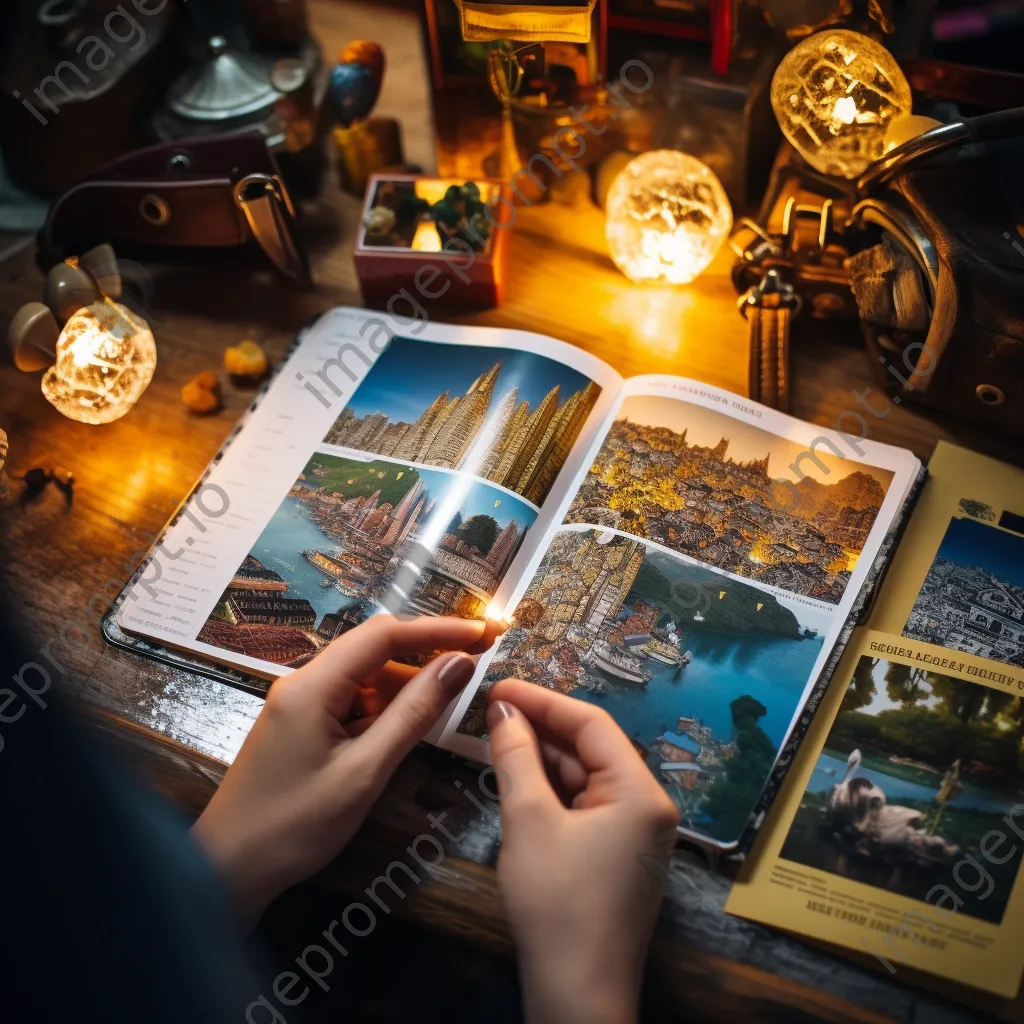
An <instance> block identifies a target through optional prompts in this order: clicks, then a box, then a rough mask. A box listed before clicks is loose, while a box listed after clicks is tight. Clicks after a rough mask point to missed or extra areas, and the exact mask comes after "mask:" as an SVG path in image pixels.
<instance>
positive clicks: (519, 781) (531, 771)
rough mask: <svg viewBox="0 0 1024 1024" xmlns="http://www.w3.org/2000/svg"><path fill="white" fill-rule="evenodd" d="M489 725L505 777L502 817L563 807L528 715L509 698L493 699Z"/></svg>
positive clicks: (495, 757)
mask: <svg viewBox="0 0 1024 1024" xmlns="http://www.w3.org/2000/svg"><path fill="white" fill-rule="evenodd" d="M487 728H488V730H489V738H490V741H491V757H492V759H493V761H494V767H495V768H497V769H498V774H499V775H500V776H501V778H502V779H503V780H504V781H503V784H502V786H503V789H504V790H505V792H504V794H503V796H502V799H501V817H502V821H503V822H504V823H505V824H506V825H507V824H508V823H509V822H510V821H512V820H514V819H515V818H516V817H518V816H519V815H520V814H523V815H527V814H528V815H535V814H536V812H537V810H538V809H541V810H544V809H546V808H549V807H550V808H554V807H561V803H560V801H559V799H558V797H557V796H556V795H555V791H554V790H553V789H552V788H551V783H550V782H549V781H548V775H547V772H546V771H545V769H544V761H543V759H542V757H541V751H540V743H539V742H538V741H537V734H536V733H535V732H534V731H533V726H532V725H530V723H529V721H528V720H527V718H526V716H525V715H524V714H523V713H522V712H521V711H520V710H519V709H518V708H517V707H515V706H513V705H512V704H509V703H508V702H507V701H502V700H499V701H494V702H493V703H492V704H491V705H490V706H489V707H488V708H487Z"/></svg>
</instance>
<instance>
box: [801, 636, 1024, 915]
mask: <svg viewBox="0 0 1024 1024" xmlns="http://www.w3.org/2000/svg"><path fill="white" fill-rule="evenodd" d="M1022 740H1024V698H1021V697H1017V696H1015V695H1014V694H1011V693H1008V692H1006V691H1003V690H997V689H993V688H990V687H987V686H981V685H979V684H978V683H973V682H968V681H967V680H963V679H957V678H955V677H953V676H948V675H941V674H938V673H935V672H928V671H925V670H924V669H921V668H918V667H916V666H915V665H913V664H910V665H907V664H904V663H902V662H900V661H887V660H885V659H882V658H872V657H867V656H865V657H862V658H861V659H860V660H859V661H858V663H857V666H856V668H855V670H854V673H853V677H852V679H851V680H850V683H849V686H848V688H847V691H846V695H845V697H844V698H843V705H842V709H841V710H840V712H839V715H838V716H837V717H836V720H835V722H834V723H833V725H832V728H831V730H830V732H829V736H828V739H827V740H826V741H825V746H824V749H823V750H822V752H821V754H820V756H819V757H818V761H817V763H816V764H815V767H814V771H813V773H812V775H811V779H810V782H809V784H808V786H807V789H806V791H805V793H804V795H803V797H802V798H801V802H800V808H799V810H798V811H797V814H796V816H795V818H794V820H793V824H792V826H791V827H790V831H789V835H788V836H787V837H786V842H785V844H784V846H783V848H782V852H781V856H782V857H784V858H785V859H786V860H790V861H796V862H797V863H799V864H803V865H805V866H807V867H811V868H816V869H818V870H821V871H827V872H829V873H830V874H833V875H839V876H841V877H843V878H847V879H850V880H852V881H855V882H860V883H863V884H865V885H871V886H874V887H875V888H878V889H885V890H887V891H888V892H893V893H898V894H899V895H901V896H906V897H910V898H911V899H916V900H924V899H925V897H926V896H927V895H928V893H929V892H930V891H931V890H932V889H933V888H934V887H935V886H943V885H944V886H950V887H951V888H952V889H953V891H954V892H955V894H956V897H957V898H958V899H959V900H960V901H961V903H962V905H961V906H958V907H957V908H956V909H957V912H958V913H962V914H966V915H968V916H970V917H976V918H980V919H982V920H984V921H990V922H992V923H995V924H998V923H999V922H1000V921H1001V920H1002V918H1003V914H1004V912H1005V910H1006V905H1007V902H1008V900H1009V898H1010V893H1011V891H1012V889H1013V886H1014V884H1015V882H1016V879H1017V874H1018V870H1019V868H1020V862H1021V856H1022V853H1021V851H1022V850H1024V846H1022V845H1021V844H1020V843H1019V842H1017V839H1016V837H1015V836H1014V835H1013V829H1012V828H1011V827H1010V826H1009V825H1007V824H1006V823H1005V821H1004V818H1005V816H1006V814H1007V813H1008V812H1009V811H1010V810H1011V808H1013V807H1014V806H1015V805H1016V804H1018V803H1020V802H1021V801H1022V798H1024V758H1022ZM1022 817H1024V816H1022ZM1022 824H1024V821H1022ZM993 830H1002V831H1004V832H1006V834H1007V835H1009V836H1010V838H1011V839H1012V840H1013V842H1011V843H1003V846H1004V847H1005V849H1003V850H1002V851H1001V852H1000V854H999V857H998V858H996V857H986V856H983V855H982V853H981V852H980V851H981V847H982V846H983V845H984V843H985V842H988V840H985V836H986V835H987V834H988V833H989V832H991V831H993ZM1018 835H1019V833H1018ZM968 856H970V857H973V858H974V859H975V862H976V863H979V864H982V865H984V870H985V871H987V872H988V874H989V875H990V876H991V879H992V884H991V886H990V885H988V884H987V883H986V884H981V885H977V886H976V887H975V888H974V890H973V891H971V890H970V889H969V888H968V886H967V885H957V884H956V883H955V882H954V875H953V871H954V867H955V865H956V864H957V862H959V861H961V860H963V859H964V858H965V857H968ZM1000 861H1002V862H1001V863H1000ZM965 877H968V879H969V883H968V884H969V885H973V884H974V880H975V879H976V874H974V873H971V872H968V873H967V875H966V876H965ZM945 909H946V911H947V912H948V911H949V910H950V907H949V906H948V905H947V906H946V908H945ZM922 913H926V911H924V910H923V911H922Z"/></svg>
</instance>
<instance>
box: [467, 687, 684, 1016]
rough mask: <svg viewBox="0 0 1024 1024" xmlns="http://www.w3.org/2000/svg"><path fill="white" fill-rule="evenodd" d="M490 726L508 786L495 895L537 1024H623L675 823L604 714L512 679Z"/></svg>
mask: <svg viewBox="0 0 1024 1024" xmlns="http://www.w3.org/2000/svg"><path fill="white" fill-rule="evenodd" d="M487 703H488V707H487V725H488V730H489V733H490V741H491V751H492V754H493V757H494V763H495V766H496V767H497V768H498V769H499V777H500V778H501V785H502V800H501V819H502V831H503V838H502V845H501V853H500V856H499V858H498V885H499V889H500V892H501V898H502V902H503V904H504V907H505V913H506V916H507V917H508V920H509V924H510V926H511V929H512V933H513V936H514V938H515V941H516V946H517V950H518V955H519V963H520V974H521V977H522V982H523V990H524V1000H525V1005H526V1016H527V1019H528V1020H529V1022H530V1024H548V1022H552V1024H554V1022H557V1024H575V1022H577V1021H578V1022H580V1024H583V1022H586V1024H628V1022H632V1021H634V1020H635V1019H636V1013H637V1003H638V1001H639V995H640V985H641V981H642V977H643V965H644V960H645V957H646V953H647V946H648V944H649V942H650V939H651V935H652V933H653V930H654V923H655V920H656V918H657V912H658V905H659V904H660V902H661V896H662V891H663V888H664V880H665V877H666V875H667V870H666V868H667V863H668V858H669V856H670V852H671V849H672V846H673V844H674V840H675V826H676V825H677V824H678V820H679V816H678V812H677V811H676V808H675V805H674V804H673V802H672V800H671V799H670V798H669V797H668V795H667V794H666V793H665V791H664V790H663V789H662V788H661V786H660V785H658V783H657V781H656V780H655V778H654V777H653V776H652V774H651V772H650V769H648V767H647V766H646V765H645V764H644V763H643V761H642V760H641V758H640V756H639V755H638V753H637V751H636V750H635V749H634V748H633V746H632V744H631V743H630V742H629V740H628V739H627V737H626V735H625V734H624V733H623V732H622V730H621V729H620V728H619V727H618V726H617V725H616V724H615V722H614V721H613V719H612V718H611V716H609V715H608V714H607V713H606V712H605V711H603V710H602V709H601V708H597V707H594V706H593V705H590V704H586V703H584V702H583V701H579V700H574V699H572V698H571V697H565V696H562V695H560V694H557V693H553V692H552V691H550V690H547V689H544V688H543V687H541V686H537V685H536V684H534V683H526V682H523V681H521V680H517V679H506V680H504V681H503V682H500V683H497V684H495V685H494V686H493V687H491V690H490V692H489V694H488V697H487Z"/></svg>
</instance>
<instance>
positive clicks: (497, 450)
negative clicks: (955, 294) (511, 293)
mask: <svg viewBox="0 0 1024 1024" xmlns="http://www.w3.org/2000/svg"><path fill="white" fill-rule="evenodd" d="M621 383H622V381H621V378H620V377H619V376H618V375H617V374H616V373H614V371H612V370H611V369H610V368H609V367H608V366H606V365H605V364H604V363H602V362H601V361H600V360H598V359H596V358H594V357H593V356H590V355H588V354H587V353H585V352H582V351H580V350H579V349H577V348H574V347H572V346H570V345H566V344H564V343H562V342H558V341H553V340H550V339H547V338H542V337H540V336H538V335H533V334H527V333H524V332H521V331H501V330H493V329H487V328H461V327H452V326H443V325H435V324H428V323H425V322H422V321H413V322H411V323H410V322H407V323H405V324H404V325H403V324H399V323H396V322H395V320H394V319H392V318H390V317H387V316H385V315H384V314H380V313H374V312H369V311H366V310H356V309H336V310H333V311H332V312H330V313H328V314H326V315H325V316H324V317H323V318H321V320H319V321H318V322H317V323H316V325H315V326H313V327H312V328H311V329H310V330H309V331H308V332H307V334H306V335H305V336H304V338H303V339H302V341H301V343H300V344H299V346H298V348H297V350H296V351H295V352H294V353H293V355H292V356H291V357H290V358H289V360H288V361H287V363H286V365H285V366H283V367H282V368H281V370H280V372H279V373H278V375H277V376H276V378H275V379H274V381H273V383H272V384H271V386H270V388H269V390H268V391H267V393H266V395H265V396H264V397H263V399H262V400H261V401H260V402H259V403H258V404H257V406H256V407H255V409H254V411H253V412H252V413H251V415H250V416H249V418H248V419H247V421H246V422H245V423H244V425H243V426H242V428H241V429H240V431H239V432H238V434H237V436H236V437H235V438H234V439H233V440H232V441H231V442H230V443H229V444H228V445H227V446H226V447H225V448H224V449H222V452H221V456H219V457H218V460H217V461H215V463H214V464H213V466H212V467H211V470H210V472H209V473H208V475H207V477H206V478H205V479H204V480H203V481H202V482H201V484H200V485H199V487H198V488H197V490H196V492H195V494H194V495H193V497H192V499H190V501H189V502H188V503H187V504H186V506H185V508H184V509H183V510H182V511H181V512H179V514H178V516H177V517H176V519H175V521H174V522H173V523H172V524H171V526H170V527H169V528H168V530H167V532H166V534H165V535H164V537H163V539H162V540H161V542H160V543H159V545H158V546H157V547H155V548H154V550H153V552H152V557H151V558H150V560H149V562H148V564H147V565H146V567H145V571H144V572H142V574H141V575H140V576H139V577H138V579H137V580H136V581H135V582H134V584H133V585H132V586H131V587H130V588H129V589H128V590H127V591H126V593H125V599H124V602H123V603H122V605H121V607H120V610H119V613H118V622H119V624H120V625H121V627H122V628H123V629H125V630H126V631H129V632H133V633H136V634H139V635H142V636H145V637H148V638H152V639H155V640H158V641H160V642H163V643H165V644H170V645H173V646H175V647H179V648H185V649H188V650H191V651H195V652H197V653H200V654H203V655H206V656H209V657H212V658H214V659H216V660H220V661H227V662H230V663H232V664H234V665H238V666H241V667H243V668H245V669H247V670H249V671H251V672H254V673H257V674H260V675H262V676H270V677H272V676H274V675H279V674H281V673H282V672H285V671H289V670H291V669H294V668H296V667H298V666H299V665H302V664H303V663H304V662H306V661H308V660H309V659H310V658H312V657H314V656H315V655H316V653H317V652H318V651H319V650H321V649H322V648H323V647H324V646H325V645H326V644H328V643H329V642H330V641H331V640H332V639H334V637H335V636H337V635H339V634H340V633H342V632H344V631H345V630H346V629H350V628H352V627H353V626H355V625H357V624H358V623H360V622H362V621H363V620H364V619H366V618H368V617H369V616H370V615H373V614H375V613H377V612H378V611H380V610H382V609H383V610H389V611H391V612H395V613H397V612H404V613H409V614H425V615H459V616H463V617H467V618H483V617H485V615H486V614H487V610H488V607H489V606H490V605H491V604H492V602H498V603H500V604H504V602H505V600H506V599H507V597H508V594H509V592H510V590H511V581H512V580H514V579H515V578H517V573H518V567H519V566H520V565H521V564H524V563H525V561H526V560H527V559H528V557H529V555H530V554H532V548H533V546H535V539H539V538H540V537H541V536H542V534H543V532H544V530H545V528H546V526H547V525H548V524H549V523H550V522H551V521H552V518H553V516H554V515H555V514H557V510H558V507H559V506H560V504H561V498H562V496H563V495H564V493H565V487H564V484H563V481H566V480H571V479H572V478H573V477H574V476H575V475H576V474H577V471H578V469H579V467H580V466H581V465H582V464H583V460H584V458H585V455H586V451H587V449H588V448H589V447H590V443H591V441H592V439H593V437H594V436H595V434H596V431H597V429H598V428H599V427H600V424H601V422H602V420H603V418H604V416H605V414H606V412H607V410H608V408H609V406H610V404H611V402H612V401H613V400H614V397H615V394H616V393H617V391H618V389H619V387H620V386H621ZM406 577H408V579H407V578H406Z"/></svg>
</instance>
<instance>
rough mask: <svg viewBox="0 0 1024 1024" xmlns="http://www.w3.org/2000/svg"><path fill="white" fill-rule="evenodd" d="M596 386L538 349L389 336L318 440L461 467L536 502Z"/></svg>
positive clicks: (598, 390) (588, 406)
mask: <svg viewBox="0 0 1024 1024" xmlns="http://www.w3.org/2000/svg"><path fill="white" fill-rule="evenodd" d="M600 393H601V388H600V386H599V385H597V384H595V383H594V382H593V381H592V380H590V379H589V378H588V377H586V376H584V375H583V374H582V373H579V372H578V371H576V370H573V369H571V368H570V367H568V366H565V365H564V364H562V363H559V362H556V361H555V360H553V359H548V358H546V357H545V356H539V355H535V354H533V353H530V352H519V351H516V350H514V349H506V348H480V347H475V346H470V345H449V344H444V343H442V342H433V341H417V340H415V339H412V338H401V337H396V338H393V339H392V341H391V344H390V345H389V346H388V348H387V350H386V351H385V352H383V353H382V354H381V356H380V358H379V359H378V360H377V362H376V363H375V364H374V366H373V367H372V368H371V370H370V371H369V373H368V374H367V375H366V377H365V378H364V379H363V381H362V382H361V383H360V385H359V387H358V388H357V389H356V392H355V394H354V395H353V397H352V401H351V403H350V404H349V405H348V406H347V407H346V408H345V409H344V411H343V412H342V413H341V415H340V416H339V417H338V419H337V420H336V421H335V422H334V424H333V425H332V426H331V428H330V430H328V432H327V434H326V436H325V437H324V443H325V444H328V445H332V446H337V447H340V448H355V449H357V450H359V451H364V452H373V453H374V454H377V455H384V456H387V457H390V458H394V459H399V460H401V461H403V462H405V461H408V462H410V463H418V464H420V465H427V466H441V467H445V468H447V469H458V470H462V471H463V472H466V473H471V474H472V475H473V476H477V477H480V478H481V479H484V480H489V481H491V482H492V483H496V484H499V485H500V486H502V487H506V488H508V489H509V490H510V491H515V492H516V493H517V494H521V495H522V496H523V497H524V498H526V500H527V501H529V502H531V503H532V504H534V505H541V504H543V502H544V499H545V498H546V497H547V494H548V492H549V491H550V489H551V485H552V484H553V483H554V480H555V477H556V476H557V475H558V473H559V470H561V468H562V466H563V465H564V463H565V460H566V457H567V456H568V454H569V451H570V449H571V448H572V446H573V444H574V443H575V441H576V438H577V437H578V436H579V433H580V431H581V430H582V428H583V425H584V423H586V421H587V417H588V416H589V415H590V412H591V410H592V409H593V408H594V405H595V403H596V402H597V399H598V396H599V395H600Z"/></svg>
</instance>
